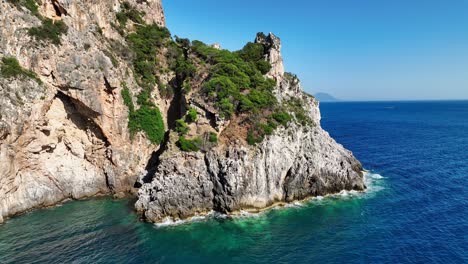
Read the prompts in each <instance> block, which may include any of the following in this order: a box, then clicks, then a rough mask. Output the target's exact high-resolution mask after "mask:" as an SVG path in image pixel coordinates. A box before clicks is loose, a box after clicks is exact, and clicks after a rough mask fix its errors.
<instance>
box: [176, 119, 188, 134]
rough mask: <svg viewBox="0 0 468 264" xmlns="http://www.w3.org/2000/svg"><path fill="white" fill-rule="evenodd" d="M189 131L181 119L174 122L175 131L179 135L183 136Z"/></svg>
mask: <svg viewBox="0 0 468 264" xmlns="http://www.w3.org/2000/svg"><path fill="white" fill-rule="evenodd" d="M189 130H190V128H189V127H188V125H187V123H185V121H184V120H183V119H177V120H176V121H175V131H176V132H177V133H179V135H181V136H184V135H186V134H187V133H188V132H189Z"/></svg>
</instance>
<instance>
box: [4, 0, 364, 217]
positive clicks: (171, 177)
mask: <svg viewBox="0 0 468 264" xmlns="http://www.w3.org/2000/svg"><path fill="white" fill-rule="evenodd" d="M164 26H165V20H164V13H163V9H162V3H161V1H160V0H148V1H135V0H131V1H127V2H122V1H117V0H106V1H98V2H89V1H67V0H43V1H41V2H40V4H38V2H35V1H34V0H8V1H3V2H0V59H2V61H1V62H0V95H1V96H0V117H1V119H0V222H1V221H3V218H4V217H9V216H12V215H16V214H20V213H23V212H25V211H28V210H30V209H34V208H41V207H45V206H51V205H55V204H57V203H59V202H61V201H64V200H67V199H82V198H86V197H91V196H95V195H100V194H115V195H122V194H125V193H131V194H135V195H138V201H137V203H136V208H137V210H138V211H139V212H141V214H142V215H143V216H144V217H145V218H146V219H148V220H150V221H161V220H163V219H164V218H166V217H171V218H174V219H179V218H187V217H190V216H193V215H197V214H203V213H206V212H208V211H211V210H216V211H221V212H234V211H237V210H241V209H248V208H263V207H266V206H268V205H271V204H273V203H275V202H281V201H293V200H297V199H303V198H306V197H309V196H315V195H323V194H327V193H334V192H338V191H340V190H343V189H347V190H351V189H356V190H363V189H364V188H365V186H364V184H363V179H362V177H363V176H362V174H361V169H362V168H361V165H360V163H359V162H358V161H357V160H356V159H355V158H354V157H353V156H352V154H351V153H350V152H349V151H347V150H345V149H344V148H343V147H342V146H341V145H338V144H337V143H336V142H335V141H334V140H333V139H331V138H330V136H329V135H328V134H327V133H326V132H325V131H323V130H322V129H321V128H320V113H319V109H318V102H317V101H316V100H315V99H314V98H313V97H311V96H309V95H306V94H305V93H303V92H302V89H301V87H300V84H299V80H298V79H297V78H296V77H295V76H294V75H292V74H285V73H284V66H283V62H282V57H281V53H280V48H281V43H280V40H279V38H277V37H276V36H274V35H273V34H270V35H268V36H265V35H263V34H259V35H258V36H257V38H256V40H255V43H250V44H249V45H246V47H245V48H244V49H243V50H242V51H240V52H238V53H231V52H228V51H225V50H221V49H218V48H217V47H209V46H207V45H205V44H203V43H201V42H195V41H194V42H190V41H188V40H186V39H178V38H177V39H176V40H173V39H172V38H171V37H170V34H169V32H168V31H167V30H166V29H165V28H164ZM252 54H254V55H252ZM260 55H261V57H258V56H260ZM254 57H255V58H254ZM266 62H268V63H266ZM232 65H234V66H236V65H237V66H236V67H233V66H232ZM262 75H263V76H265V77H263V76H262ZM270 80H271V81H270ZM184 120H185V121H184ZM260 128H262V129H260Z"/></svg>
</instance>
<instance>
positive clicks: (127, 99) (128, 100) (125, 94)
mask: <svg viewBox="0 0 468 264" xmlns="http://www.w3.org/2000/svg"><path fill="white" fill-rule="evenodd" d="M121 94H122V98H123V101H124V104H125V105H126V106H127V107H128V110H129V111H130V112H133V111H135V106H134V105H133V100H132V95H131V94H130V90H129V89H128V87H127V85H126V84H125V83H124V84H123V89H122V92H121Z"/></svg>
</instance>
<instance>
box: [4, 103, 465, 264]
mask: <svg viewBox="0 0 468 264" xmlns="http://www.w3.org/2000/svg"><path fill="white" fill-rule="evenodd" d="M321 110H322V117H323V119H322V125H323V127H324V128H325V129H326V130H327V131H329V132H330V134H331V135H332V136H333V137H334V138H335V139H336V140H337V141H338V142H340V143H341V144H343V145H344V146H345V147H346V148H348V149H350V150H352V151H353V152H354V154H355V155H356V157H357V158H358V159H359V160H360V161H361V162H362V163H363V165H364V167H365V168H366V169H367V170H369V172H370V173H369V175H368V177H367V179H366V181H367V184H368V187H369V189H368V192H367V193H365V194H357V193H345V192H344V193H341V194H339V195H335V196H331V197H323V198H320V199H312V200H310V201H309V202H306V203H303V204H294V205H291V206H289V207H286V208H279V209H273V210H270V211H268V212H265V213H262V214H258V215H246V216H244V217H240V218H236V219H225V218H222V217H213V218H209V219H200V220H199V221H196V222H193V223H181V224H179V225H175V226H174V225H173V226H161V225H160V226H156V225H153V224H149V223H143V222H140V221H139V219H138V217H137V215H136V214H135V213H134V212H133V210H132V205H133V202H134V201H132V200H131V199H123V200H114V199H111V198H100V199H93V200H89V201H76V202H69V203H66V204H64V205H62V206H59V207H55V208H51V209H45V210H39V211H34V212H32V213H28V214H26V215H23V216H19V217H16V218H13V219H10V220H8V222H7V223H6V224H3V225H0V263H223V264H227V263H243V264H246V263H445V264H448V263H468V191H467V190H468V184H467V182H468V101H447V102H353V103H323V104H321Z"/></svg>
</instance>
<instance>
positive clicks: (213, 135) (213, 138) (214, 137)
mask: <svg viewBox="0 0 468 264" xmlns="http://www.w3.org/2000/svg"><path fill="white" fill-rule="evenodd" d="M208 141H210V142H211V143H216V142H218V135H217V134H216V133H214V132H210V135H209V137H208Z"/></svg>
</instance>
